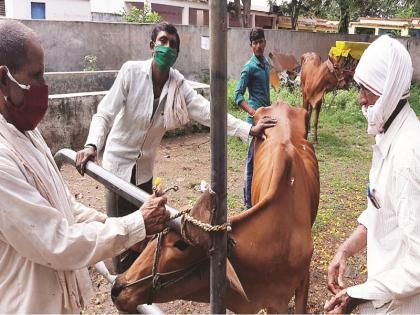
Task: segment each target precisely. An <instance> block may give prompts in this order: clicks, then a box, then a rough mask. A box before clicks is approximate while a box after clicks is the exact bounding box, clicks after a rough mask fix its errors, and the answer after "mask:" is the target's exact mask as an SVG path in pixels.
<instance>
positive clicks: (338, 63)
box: [328, 56, 347, 89]
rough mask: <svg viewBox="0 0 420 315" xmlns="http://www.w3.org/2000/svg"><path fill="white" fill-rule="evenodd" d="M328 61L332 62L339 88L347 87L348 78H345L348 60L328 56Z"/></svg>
mask: <svg viewBox="0 0 420 315" xmlns="http://www.w3.org/2000/svg"><path fill="white" fill-rule="evenodd" d="M328 60H329V61H330V62H331V64H332V67H333V73H334V75H335V78H336V79H337V87H338V88H340V89H342V88H344V87H345V86H346V84H347V81H346V76H345V61H346V59H345V58H344V57H342V56H340V57H333V56H328Z"/></svg>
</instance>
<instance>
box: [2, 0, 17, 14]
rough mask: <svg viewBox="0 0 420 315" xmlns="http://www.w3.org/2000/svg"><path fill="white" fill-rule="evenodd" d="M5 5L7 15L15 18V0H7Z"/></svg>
mask: <svg viewBox="0 0 420 315" xmlns="http://www.w3.org/2000/svg"><path fill="white" fill-rule="evenodd" d="M4 5H5V7H6V17H8V18H14V17H15V16H14V8H13V0H6V1H5V2H4Z"/></svg>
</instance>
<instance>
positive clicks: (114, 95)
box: [86, 62, 130, 151]
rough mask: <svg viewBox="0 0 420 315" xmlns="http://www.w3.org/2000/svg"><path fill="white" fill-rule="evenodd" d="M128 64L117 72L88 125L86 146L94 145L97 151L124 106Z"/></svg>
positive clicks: (127, 89)
mask: <svg viewBox="0 0 420 315" xmlns="http://www.w3.org/2000/svg"><path fill="white" fill-rule="evenodd" d="M129 65H130V63H129V62H126V63H125V64H124V65H123V66H122V67H121V69H120V71H119V72H118V75H117V78H116V79H115V81H114V84H113V85H112V87H111V89H110V90H109V91H108V93H106V95H105V96H104V98H103V99H102V100H101V102H100V103H99V105H98V109H97V112H96V114H95V115H93V117H92V122H91V123H90V128H89V135H88V137H87V140H86V144H94V145H95V146H96V148H97V149H98V151H100V150H102V148H103V147H104V145H105V140H106V137H107V135H108V132H109V130H110V129H111V127H112V124H113V122H114V119H115V117H116V115H117V114H118V113H119V111H120V110H121V108H122V107H123V106H124V104H125V102H126V100H127V94H128V91H129V79H128V77H129Z"/></svg>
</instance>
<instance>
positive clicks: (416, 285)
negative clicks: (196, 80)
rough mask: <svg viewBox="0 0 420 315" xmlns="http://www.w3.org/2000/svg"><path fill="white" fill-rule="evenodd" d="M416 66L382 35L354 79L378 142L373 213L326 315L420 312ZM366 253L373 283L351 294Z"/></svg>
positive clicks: (370, 201)
mask: <svg viewBox="0 0 420 315" xmlns="http://www.w3.org/2000/svg"><path fill="white" fill-rule="evenodd" d="M412 74H413V66H412V62H411V58H410V55H409V53H408V51H407V50H406V48H405V47H404V46H403V45H402V44H401V43H400V42H398V41H397V40H396V39H392V38H390V37H389V36H386V35H385V36H381V37H380V38H378V39H377V40H376V41H374V42H373V43H372V44H371V45H370V46H369V47H368V49H366V51H365V53H364V54H363V56H362V58H361V60H360V62H359V65H358V66H357V68H356V72H355V75H354V79H355V81H356V82H357V83H358V84H359V86H360V89H361V90H360V96H359V103H360V105H361V107H362V111H363V114H364V115H365V117H366V119H367V122H368V129H367V132H368V134H371V135H374V136H375V142H376V143H375V145H373V147H372V149H373V157H372V167H371V170H370V173H369V183H368V188H367V197H368V198H367V208H366V210H365V211H363V212H362V214H361V215H360V216H359V218H358V223H359V225H358V226H357V228H356V230H355V231H354V232H353V234H352V235H351V236H350V237H349V238H348V239H347V240H346V241H345V242H344V243H343V244H341V245H340V247H339V248H338V250H337V253H336V255H335V257H334V258H333V260H332V262H331V263H330V265H329V267H328V289H329V290H330V291H331V292H332V293H333V294H335V295H334V297H332V298H331V299H330V300H329V301H327V302H326V304H325V306H324V309H325V312H326V313H334V314H341V313H349V312H351V311H352V310H353V309H354V308H355V307H356V306H357V305H359V311H360V312H361V313H375V314H383V313H401V314H404V313H410V314H413V313H420V123H419V120H418V119H417V116H416V114H415V112H414V111H413V109H412V108H411V107H410V105H409V103H408V101H407V98H408V96H409V95H410V84H411V78H412ZM365 248H366V249H367V268H368V279H367V281H366V282H364V283H362V284H359V285H355V286H352V287H348V288H346V287H345V285H344V282H343V276H344V273H345V270H346V261H347V259H348V258H349V257H351V256H353V255H355V254H356V253H359V252H361V251H362V250H364V249H365Z"/></svg>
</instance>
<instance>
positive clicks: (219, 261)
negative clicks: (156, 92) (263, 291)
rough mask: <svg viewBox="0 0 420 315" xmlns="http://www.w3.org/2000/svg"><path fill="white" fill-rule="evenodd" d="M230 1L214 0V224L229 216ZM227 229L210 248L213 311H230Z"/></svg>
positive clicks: (212, 132)
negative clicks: (228, 38)
mask: <svg viewBox="0 0 420 315" xmlns="http://www.w3.org/2000/svg"><path fill="white" fill-rule="evenodd" d="M226 47H227V1H225V0H210V99H211V128H210V133H211V170H212V171H211V188H212V189H213V191H214V192H215V193H216V211H215V216H214V221H213V224H223V223H225V222H226V220H227V205H226V195H227V193H226V191H227V179H226V173H227V157H226V151H227V139H226V138H227V134H226V132H227V116H226V114H227V104H226V103H227V85H226V84H227V79H226V77H227V67H226V61H227V49H226ZM226 254H227V238H226V232H220V233H213V244H212V248H211V250H210V258H211V259H210V303H211V313H212V314H222V313H226V304H225V293H226Z"/></svg>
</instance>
